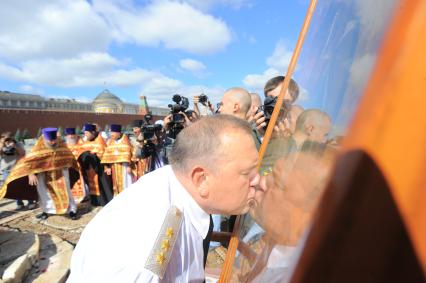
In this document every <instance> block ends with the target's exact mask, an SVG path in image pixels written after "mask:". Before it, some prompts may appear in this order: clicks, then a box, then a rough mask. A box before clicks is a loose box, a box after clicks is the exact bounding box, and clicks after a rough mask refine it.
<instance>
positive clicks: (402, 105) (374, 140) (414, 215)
mask: <svg viewBox="0 0 426 283" xmlns="http://www.w3.org/2000/svg"><path fill="white" fill-rule="evenodd" d="M400 6H401V7H402V8H401V9H398V10H397V14H396V15H395V17H394V20H393V22H392V24H391V25H390V29H389V33H388V35H387V37H386V38H385V41H384V43H383V46H382V51H381V53H380V56H379V57H378V59H377V63H376V66H375V69H374V71H373V73H372V76H371V77H370V81H369V84H368V85H367V88H366V91H365V94H364V97H363V99H362V101H361V104H360V108H359V111H358V112H357V115H356V116H355V119H354V122H353V125H352V127H351V130H350V131H349V135H348V137H347V138H346V139H345V144H344V147H345V149H346V150H350V149H358V148H362V149H364V150H365V151H367V153H369V154H370V155H371V156H372V157H373V158H374V159H375V161H376V162H377V164H379V166H380V168H381V170H382V172H383V174H384V176H385V177H386V179H387V181H388V182H389V185H390V188H391V191H392V194H393V197H394V199H395V200H396V203H397V204H398V207H399V209H400V212H401V214H402V216H403V219H404V221H405V224H406V225H407V228H408V231H409V234H410V236H411V239H412V241H413V244H414V247H415V250H416V252H417V254H418V256H419V258H420V259H421V262H422V266H423V270H424V271H425V272H426V225H425V223H426V207H425V203H426V174H425V168H426V146H425V145H426V110H425V107H426V94H425V92H426V80H425V74H426V64H425V62H426V53H425V47H426V38H425V37H424V36H423V35H424V34H425V33H426V2H425V1H420V0H410V1H408V0H406V1H401V5H400Z"/></svg>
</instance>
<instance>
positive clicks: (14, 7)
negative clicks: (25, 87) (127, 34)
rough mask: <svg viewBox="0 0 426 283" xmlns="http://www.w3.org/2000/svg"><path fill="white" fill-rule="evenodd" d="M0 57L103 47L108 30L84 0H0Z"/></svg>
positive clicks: (31, 56)
mask: <svg viewBox="0 0 426 283" xmlns="http://www.w3.org/2000/svg"><path fill="white" fill-rule="evenodd" d="M0 18H1V19H2V24H1V25H0V58H4V59H6V60H8V61H11V62H21V61H22V60H28V59H36V58H46V57H48V58H63V57H68V56H74V55H75V54H78V53H81V52H94V51H96V52H100V51H105V50H106V49H107V46H108V43H109V41H110V35H109V33H110V32H109V30H108V27H107V25H106V24H105V22H104V21H103V20H102V18H101V17H100V16H99V15H97V14H96V13H95V12H94V11H93V9H92V7H91V6H90V4H88V3H87V2H86V1H81V0H80V1H77V0H75V1H67V0H58V1H25V0H13V1H0Z"/></svg>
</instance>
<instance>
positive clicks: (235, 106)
mask: <svg viewBox="0 0 426 283" xmlns="http://www.w3.org/2000/svg"><path fill="white" fill-rule="evenodd" d="M232 112H234V113H238V112H240V104H239V103H234V107H233V108H232Z"/></svg>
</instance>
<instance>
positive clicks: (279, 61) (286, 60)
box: [266, 40, 293, 74]
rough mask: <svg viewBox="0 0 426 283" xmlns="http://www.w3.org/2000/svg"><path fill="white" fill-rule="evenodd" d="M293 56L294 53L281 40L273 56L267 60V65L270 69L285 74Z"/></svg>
mask: <svg viewBox="0 0 426 283" xmlns="http://www.w3.org/2000/svg"><path fill="white" fill-rule="evenodd" d="M292 55H293V51H292V50H289V49H288V48H287V47H286V46H285V44H284V41H283V40H279V41H278V42H277V44H276V45H275V49H274V52H273V53H272V55H271V56H269V57H268V59H266V63H267V64H268V66H269V67H272V68H275V69H277V70H279V71H280V72H281V73H282V74H283V73H284V72H286V71H287V68H288V65H289V64H290V60H291V56H292Z"/></svg>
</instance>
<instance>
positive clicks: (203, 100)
mask: <svg viewBox="0 0 426 283" xmlns="http://www.w3.org/2000/svg"><path fill="white" fill-rule="evenodd" d="M192 102H193V103H194V111H195V113H197V115H198V116H200V117H202V116H208V115H213V114H214V108H213V104H212V103H211V102H210V101H209V98H208V96H207V95H205V94H204V93H202V94H200V95H198V96H194V97H193V98H192ZM199 104H201V107H200V106H199Z"/></svg>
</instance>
